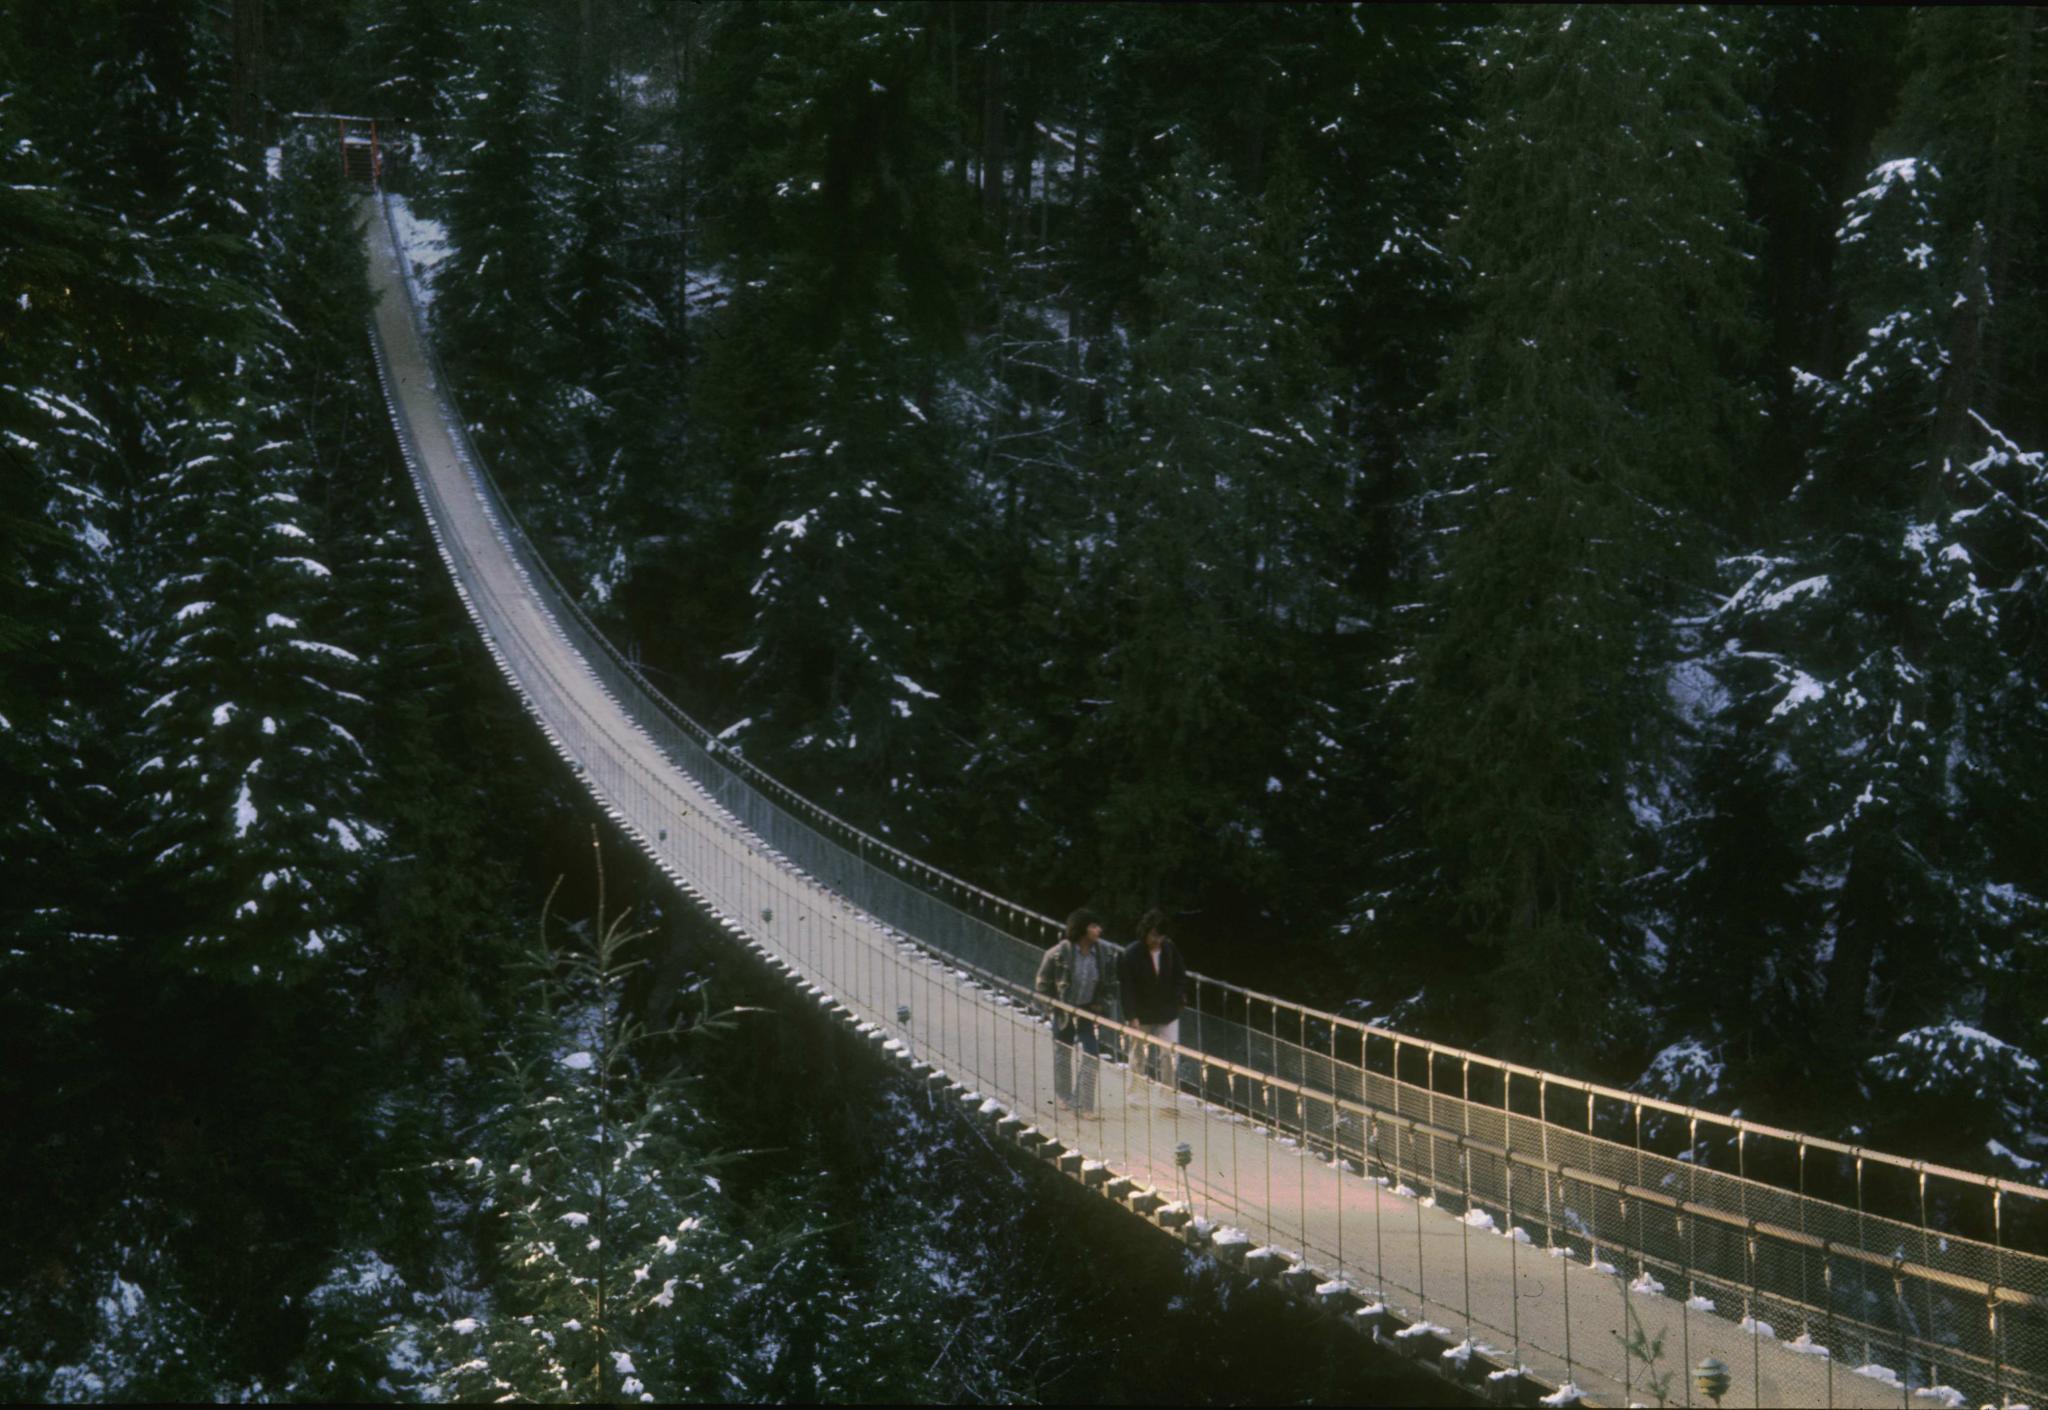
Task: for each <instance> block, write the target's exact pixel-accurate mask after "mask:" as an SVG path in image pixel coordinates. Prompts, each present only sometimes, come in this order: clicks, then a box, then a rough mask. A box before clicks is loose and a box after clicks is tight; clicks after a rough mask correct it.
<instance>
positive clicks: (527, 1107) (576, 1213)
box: [418, 834, 739, 1401]
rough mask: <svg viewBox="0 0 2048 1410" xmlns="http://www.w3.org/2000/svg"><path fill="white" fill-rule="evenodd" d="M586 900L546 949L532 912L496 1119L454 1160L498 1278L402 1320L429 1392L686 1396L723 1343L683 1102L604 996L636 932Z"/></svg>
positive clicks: (703, 1201) (716, 1361)
mask: <svg viewBox="0 0 2048 1410" xmlns="http://www.w3.org/2000/svg"><path fill="white" fill-rule="evenodd" d="M595 842H596V839H595V835H594V834H593V837H592V843H593V848H595ZM600 865H601V863H600ZM601 898H602V889H600V902H599V907H598V913H597V916H596V920H595V923H594V925H593V926H592V928H591V931H590V933H589V935H588V937H587V938H585V939H584V940H582V941H580V942H577V943H573V944H572V945H571V947H570V948H568V949H567V950H566V951H564V952H562V953H560V954H559V955H558V954H556V953H554V952H553V951H552V950H551V948H550V945H549V943H548V942H547V941H546V940H545V936H546V930H547V919H546V916H545V915H543V919H542V934H543V937H544V938H543V945H542V948H541V949H540V950H539V952H538V953H537V954H536V955H535V956H534V959H533V964H534V966H535V970H536V973H537V975H538V978H537V981H536V987H535V993H534V997H535V999H536V1002H534V1003H533V1004H531V1005H529V1006H528V1007H527V1008H526V1009H525V1010H524V1011H523V1015H522V1019H521V1030H520V1034H519V1036H518V1038H517V1039H516V1040H515V1041H514V1042H512V1043H509V1044H507V1045H506V1047H505V1048H504V1050H503V1052H502V1061H503V1064H504V1075H503V1077H502V1079H501V1080H502V1083H503V1105H502V1107H501V1108H500V1112H501V1117H500V1119H499V1120H498V1121H497V1122H496V1123H494V1126H495V1129H494V1130H493V1131H492V1133H491V1136H492V1139H491V1140H490V1141H489V1142H488V1144H487V1146H486V1153H485V1154H479V1155H471V1156H469V1157H466V1158H465V1160H464V1161H463V1162H462V1164H463V1165H464V1166H465V1167H466V1168H467V1170H468V1171H469V1173H470V1175H471V1177H472V1178H473V1180H474V1182H475V1184H476V1186H477V1188H478V1190H479V1196H480V1200H481V1207H482V1208H483V1209H484V1210H485V1211H486V1212H488V1214H489V1215H490V1216H491V1219H492V1221H493V1223H494V1224H496V1225H497V1227H498V1230H499V1232H498V1235H497V1239H498V1249H497V1258H498V1263H499V1269H500V1277H499V1280H498V1289H497V1296H496V1298H495V1299H494V1300H493V1303H492V1305H490V1306H489V1307H488V1308H483V1309H480V1310H479V1315H477V1316H474V1317H464V1318H458V1319H455V1320H453V1321H451V1322H448V1323H446V1324H444V1325H441V1326H439V1327H420V1328H418V1331H419V1332H420V1333H421V1335H422V1339H423V1340H427V1341H428V1344H430V1345H432V1346H435V1347H437V1348H439V1351H440V1354H439V1360H440V1361H441V1362H442V1363H443V1364H445V1365H446V1366H447V1367H448V1369H447V1370H446V1371H445V1372H444V1373H443V1374H442V1377H441V1380H440V1384H439V1389H440V1391H441V1392H442V1393H445V1394H453V1395H457V1396H460V1397H462V1398H471V1397H474V1396H478V1395H489V1396H491V1397H492V1398H493V1399H496V1398H500V1397H502V1396H504V1395H506V1394H511V1395H516V1396H520V1397H522V1398H534V1399H547V1400H553V1399H565V1400H586V1401H587V1400H610V1399H622V1400H639V1399H646V1400H653V1399H656V1398H669V1399H685V1400H694V1399H701V1398H704V1397H705V1395H706V1394H707V1393H708V1392H710V1391H711V1390H712V1389H713V1388H714V1387H719V1386H722V1384H723V1383H724V1379H725V1378H724V1376H723V1375H722V1374H721V1370H720V1368H721V1366H722V1365H723V1364H724V1363H725V1361H726V1360H727V1358H728V1356H729V1355H730V1352H731V1348H728V1347H726V1346H725V1345H723V1344H722V1339H721V1338H720V1336H719V1335H718V1334H717V1333H716V1331H714V1330H713V1328H714V1326H715V1322H714V1313H713V1309H712V1308H711V1307H707V1306H705V1304H706V1303H707V1302H713V1303H715V1302H716V1301H717V1300H718V1299H720V1298H722V1297H723V1296H725V1295H726V1292H725V1289H724V1288H723V1287H722V1285H721V1280H722V1279H723V1278H725V1277H726V1276H727V1275H728V1273H729V1259H730V1258H731V1256H732V1255H733V1254H734V1253H735V1252H738V1251H739V1250H736V1249H735V1248H734V1247H733V1246H732V1244H731V1241H730V1239H729V1236H727V1235H725V1234H724V1233H722V1232H721V1230H720V1228H719V1226H718V1224H717V1223H716V1222H714V1219H713V1218H712V1217H711V1216H713V1215H714V1214H715V1212H716V1211H717V1207H718V1204H719V1202H718V1201H717V1200H716V1199H715V1197H714V1196H715V1192H716V1190H717V1181H716V1179H715V1178H709V1177H707V1176H706V1175H705V1174H704V1173H703V1172H704V1170H705V1166H704V1165H703V1163H702V1161H701V1160H698V1161H692V1160H691V1159H689V1158H688V1156H687V1155H686V1154H685V1150H684V1144H683V1140H684V1136H685V1133H686V1132H687V1131H688V1130H689V1129H690V1128H693V1127H695V1126H696V1125H697V1122H696V1119H695V1117H694V1114H693V1112H692V1109H691V1107H690V1105H689V1103H688V1102H687V1100H686V1099H685V1097H684V1096H683V1094H682V1093H681V1091H680V1090H679V1088H678V1085H677V1083H676V1081H675V1080H673V1079H665V1078H662V1077H659V1076H657V1075H656V1073H657V1071H658V1068H657V1067H656V1066H655V1064H656V1062H658V1059H657V1058H656V1057H655V1056H654V1054H653V1053H652V1052H651V1050H650V1043H651V1042H652V1040H651V1039H650V1038H649V1035H647V1034H645V1033H644V1032H643V1031H642V1030H641V1028H640V1026H639V1025H638V1024H637V1023H636V1022H634V1021H633V1019H632V1018H631V1017H630V1016H629V1015H628V1014H627V1013H626V1012H625V1011H624V1009H623V1006H622V1003H621V998H622V994H623V991H624V988H625V983H626V977H627V974H628V972H629V971H630V970H631V969H632V968H633V962H632V961H630V960H629V959H628V951H629V947H630V946H631V945H632V944H633V942H634V941H635V940H637V939H639V938H640V937H639V936H638V935H637V934H635V933H634V932H632V931H630V930H628V929H627V928H626V922H625V917H624V916H608V915H607V914H606V913H605V908H604V903H603V901H602V899H601ZM642 1363H645V1364H642Z"/></svg>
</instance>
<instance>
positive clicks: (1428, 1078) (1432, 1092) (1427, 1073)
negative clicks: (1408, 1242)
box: [1415, 1043, 1443, 1249]
mask: <svg viewBox="0 0 2048 1410" xmlns="http://www.w3.org/2000/svg"><path fill="white" fill-rule="evenodd" d="M1422 1055H1423V1058H1424V1059H1425V1064H1426V1065H1425V1066H1424V1067H1423V1070H1422V1071H1423V1081H1424V1088H1425V1091H1426V1092H1427V1094H1428V1106H1429V1131H1430V1134H1429V1137H1428V1140H1429V1197H1430V1198H1431V1199H1432V1200H1433V1199H1435V1198H1437V1191H1438V1190H1439V1189H1440V1188H1441V1187H1440V1186H1439V1185H1438V1184H1437V1178H1436V1133H1437V1132H1438V1131H1439V1130H1441V1129H1442V1128H1443V1123H1442V1122H1441V1121H1439V1120H1437V1117H1436V1046H1435V1045H1434V1044H1432V1043H1424V1044H1423V1045H1422ZM1415 1223H1416V1227H1415V1234H1416V1238H1417V1239H1418V1240H1419V1239H1420V1238H1421V1236H1422V1216H1421V1215H1420V1214H1418V1215H1416V1220H1415ZM1421 1246H1422V1245H1421V1244H1420V1243H1419V1242H1418V1243H1417V1244H1416V1247H1417V1248H1418V1249H1419V1248H1421Z"/></svg>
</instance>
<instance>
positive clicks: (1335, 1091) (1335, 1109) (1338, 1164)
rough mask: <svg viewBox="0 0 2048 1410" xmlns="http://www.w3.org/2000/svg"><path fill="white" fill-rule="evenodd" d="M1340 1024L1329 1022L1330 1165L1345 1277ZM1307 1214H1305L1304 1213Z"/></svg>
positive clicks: (1361, 1083)
mask: <svg viewBox="0 0 2048 1410" xmlns="http://www.w3.org/2000/svg"><path fill="white" fill-rule="evenodd" d="M1341 1090H1342V1089H1341V1087H1340V1085H1339V1083H1338V1081H1337V1025H1336V1024H1335V1023H1332V1024H1331V1025H1330V1092H1331V1100H1330V1168H1331V1169H1332V1170H1333V1171H1335V1173H1336V1176H1337V1277H1338V1278H1339V1279H1340V1280H1343V1279H1344V1108H1343V1107H1342V1106H1340V1105H1338V1101H1337V1098H1338V1097H1339V1096H1340V1095H1341ZM1358 1101H1359V1104H1360V1105H1361V1106H1362V1105H1364V1103H1365V1048H1364V1045H1363V1044H1360V1046H1359V1052H1358ZM1303 1217H1304V1218H1305V1217H1306V1216H1303Z"/></svg>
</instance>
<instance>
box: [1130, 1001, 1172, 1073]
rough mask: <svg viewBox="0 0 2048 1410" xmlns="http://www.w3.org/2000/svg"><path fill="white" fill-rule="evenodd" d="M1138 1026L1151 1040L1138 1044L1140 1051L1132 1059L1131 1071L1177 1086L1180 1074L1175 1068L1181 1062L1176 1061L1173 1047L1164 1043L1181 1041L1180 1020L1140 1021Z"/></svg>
mask: <svg viewBox="0 0 2048 1410" xmlns="http://www.w3.org/2000/svg"><path fill="white" fill-rule="evenodd" d="M1136 1026H1137V1029H1138V1031H1139V1032H1140V1033H1143V1034H1144V1035H1145V1036H1146V1038H1148V1039H1150V1040H1151V1041H1150V1042H1146V1043H1141V1044H1139V1045H1138V1051H1137V1052H1136V1053H1135V1054H1134V1055H1133V1056H1132V1059H1131V1071H1133V1072H1138V1073H1143V1074H1144V1075H1145V1076H1147V1077H1150V1078H1151V1079H1152V1080H1153V1081H1155V1082H1164V1083H1165V1084H1166V1085H1167V1086H1168V1087H1174V1086H1177V1085H1178V1081H1177V1079H1178V1076H1179V1074H1178V1073H1177V1071H1176V1070H1175V1069H1176V1068H1178V1066H1179V1064H1178V1063H1177V1062H1175V1061H1174V1056H1173V1052H1172V1050H1171V1048H1169V1047H1165V1046H1162V1045H1163V1044H1172V1043H1178V1042H1179V1041H1180V1020H1179V1019H1178V1018H1176V1019H1172V1020H1170V1021H1169V1022H1166V1023H1140V1024H1138V1025H1136Z"/></svg>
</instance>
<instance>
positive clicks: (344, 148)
mask: <svg viewBox="0 0 2048 1410" xmlns="http://www.w3.org/2000/svg"><path fill="white" fill-rule="evenodd" d="M290 116H292V117H294V118H297V119H299V120H301V121H315V122H331V123H333V124H335V127H336V130H337V132H338V133H339V135H340V137H341V175H342V178H343V179H344V180H347V181H360V182H362V183H363V184H364V185H365V186H376V185H380V184H382V182H383V179H384V148H383V145H382V143H381V142H380V141H379V140H378V136H377V119H375V118H373V117H359V116H357V115H355V114H353V113H292V114H290Z"/></svg>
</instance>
